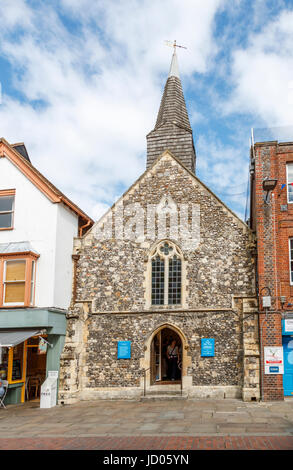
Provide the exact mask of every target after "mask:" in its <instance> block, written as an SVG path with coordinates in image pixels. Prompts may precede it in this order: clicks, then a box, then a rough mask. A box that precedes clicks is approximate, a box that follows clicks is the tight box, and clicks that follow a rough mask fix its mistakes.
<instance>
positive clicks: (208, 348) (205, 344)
mask: <svg viewBox="0 0 293 470" xmlns="http://www.w3.org/2000/svg"><path fill="white" fill-rule="evenodd" d="M214 355H215V339H214V338H202V340H201V357H213V356H214Z"/></svg>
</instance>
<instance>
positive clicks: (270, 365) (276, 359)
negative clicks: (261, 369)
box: [264, 346, 284, 374]
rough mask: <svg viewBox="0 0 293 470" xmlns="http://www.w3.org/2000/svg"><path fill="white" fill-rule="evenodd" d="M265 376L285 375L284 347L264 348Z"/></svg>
mask: <svg viewBox="0 0 293 470" xmlns="http://www.w3.org/2000/svg"><path fill="white" fill-rule="evenodd" d="M264 361H265V374H284V359H283V347H282V346H267V347H265V348H264Z"/></svg>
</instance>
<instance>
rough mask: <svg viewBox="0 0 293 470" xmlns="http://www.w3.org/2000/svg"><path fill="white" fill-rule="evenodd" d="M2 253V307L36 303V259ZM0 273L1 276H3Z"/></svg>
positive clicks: (0, 267) (0, 304)
mask: <svg viewBox="0 0 293 470" xmlns="http://www.w3.org/2000/svg"><path fill="white" fill-rule="evenodd" d="M34 258H36V257H33V256H28V257H27V258H21V257H17V258H13V257H12V256H3V257H2V258H1V255H0V270H1V274H2V283H1V286H0V293H1V303H0V306H2V307H10V306H30V305H34V292H35V265H36V262H35V259H34ZM1 274H0V277H1Z"/></svg>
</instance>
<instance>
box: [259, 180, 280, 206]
mask: <svg viewBox="0 0 293 470" xmlns="http://www.w3.org/2000/svg"><path fill="white" fill-rule="evenodd" d="M277 182H278V180H276V179H273V178H268V177H266V178H265V179H264V180H263V182H262V189H263V190H264V191H266V194H265V196H264V202H265V204H268V203H269V201H270V191H273V190H274V189H275V187H276V186H277Z"/></svg>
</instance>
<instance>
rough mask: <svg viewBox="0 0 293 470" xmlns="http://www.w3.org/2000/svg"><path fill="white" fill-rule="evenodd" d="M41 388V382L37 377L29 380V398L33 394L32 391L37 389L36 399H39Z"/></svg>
mask: <svg viewBox="0 0 293 470" xmlns="http://www.w3.org/2000/svg"><path fill="white" fill-rule="evenodd" d="M39 387H40V380H39V379H38V378H37V377H30V380H29V396H30V394H31V390H32V389H35V398H37V396H38V391H39Z"/></svg>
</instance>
